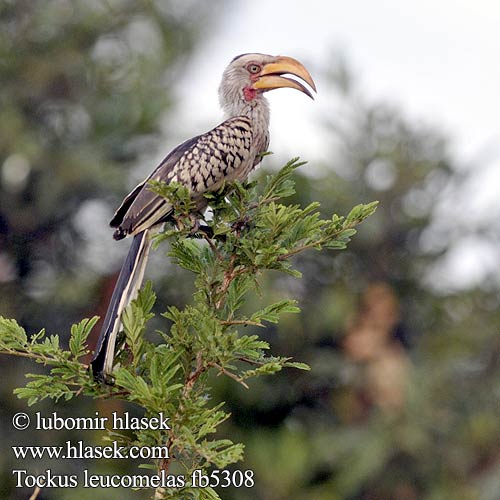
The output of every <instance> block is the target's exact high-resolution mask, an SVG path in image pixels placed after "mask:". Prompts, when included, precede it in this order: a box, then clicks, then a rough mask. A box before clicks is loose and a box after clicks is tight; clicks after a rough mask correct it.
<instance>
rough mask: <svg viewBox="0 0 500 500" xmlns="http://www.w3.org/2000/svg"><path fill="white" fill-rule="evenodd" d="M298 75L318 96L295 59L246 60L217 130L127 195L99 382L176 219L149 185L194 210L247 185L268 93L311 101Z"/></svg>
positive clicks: (230, 73)
mask: <svg viewBox="0 0 500 500" xmlns="http://www.w3.org/2000/svg"><path fill="white" fill-rule="evenodd" d="M284 74H291V75H295V76H297V77H298V78H300V79H302V80H303V81H304V82H306V83H307V84H309V86H310V87H311V88H312V89H313V90H314V91H316V87H315V85H314V81H313V79H312V78H311V75H310V74H309V72H308V71H307V70H306V68H305V67H304V66H303V65H302V64H301V63H300V62H299V61H297V60H296V59H293V58H291V57H285V56H270V55H265V54H242V55H239V56H237V57H235V58H234V59H233V60H232V61H231V63H230V64H229V66H228V67H227V68H226V69H225V71H224V74H223V76H222V82H221V84H220V87H219V100H220V104H221V107H222V109H223V111H224V113H225V118H226V119H225V121H223V122H222V123H221V124H220V125H218V126H217V127H215V128H213V129H212V130H210V131H208V132H206V133H205V134H202V135H198V136H196V137H193V138H192V139H188V140H187V141H185V142H183V143H182V144H181V145H179V146H177V147H176V148H174V149H173V150H172V151H171V152H170V154H168V155H167V157H166V158H165V159H164V160H163V161H162V162H161V163H160V164H159V165H158V167H157V168H156V170H154V172H153V173H152V174H151V175H150V176H149V177H148V178H147V179H145V180H144V181H143V182H141V183H140V184H139V185H138V186H137V187H136V188H134V189H133V190H132V191H131V193H130V194H129V195H128V196H126V198H125V199H124V200H123V202H122V204H121V205H120V207H119V208H118V210H117V211H116V213H115V214H114V216H113V218H112V220H111V222H110V225H111V227H114V228H116V230H115V232H114V235H113V237H114V238H115V239H116V240H121V239H123V238H125V237H127V236H132V237H133V240H132V245H131V247H130V250H129V252H128V255H127V257H126V259H125V262H124V263H123V266H122V268H121V271H120V274H119V276H118V279H117V282H116V285H115V288H114V291H113V295H112V297H111V301H110V304H109V306H108V309H107V312H106V316H105V318H104V322H103V325H102V329H101V332H100V335H99V339H98V341H97V345H96V349H95V351H94V355H93V358H92V361H91V365H92V370H93V373H94V376H96V378H98V379H102V380H104V381H107V380H109V378H110V375H111V372H112V369H113V357H114V351H115V343H116V336H117V334H118V331H119V329H120V326H121V315H122V312H123V310H124V309H125V307H126V306H127V305H128V304H129V303H130V302H131V301H132V300H133V299H134V298H135V297H136V295H137V291H138V289H139V288H140V286H141V283H142V280H143V276H144V270H145V266H146V261H147V257H148V254H149V250H150V247H151V243H152V236H153V235H154V234H156V233H157V232H158V231H159V230H161V228H162V226H163V224H164V223H165V222H167V221H169V219H171V218H172V207H171V206H170V205H169V203H168V201H167V200H165V199H164V198H163V197H161V196H159V195H158V194H156V193H154V192H153V191H151V190H150V189H149V182H150V181H152V180H157V181H164V182H167V183H169V182H177V183H180V184H182V185H184V186H185V187H187V188H188V190H189V192H190V194H191V197H192V199H193V201H194V202H195V204H196V207H197V211H198V212H201V211H203V210H204V209H205V208H206V205H207V204H206V199H205V198H204V196H203V194H204V193H206V192H209V191H215V190H217V189H218V188H219V187H221V186H222V184H223V183H224V182H227V181H231V180H238V181H244V180H245V179H246V178H247V176H248V174H249V173H250V172H251V171H252V170H253V169H254V168H255V167H256V166H257V165H258V164H259V163H260V161H261V159H262V155H261V154H262V153H264V152H265V151H266V150H267V147H268V145H269V130H268V128H269V104H268V102H267V100H266V99H265V97H264V93H265V92H267V91H269V90H273V89H278V88H283V87H289V88H292V89H296V90H299V91H301V92H303V93H305V94H306V95H308V96H309V97H311V98H312V94H311V92H310V91H309V90H308V89H307V88H306V87H305V86H304V85H303V84H302V83H300V82H298V81H296V80H293V79H291V78H287V77H285V76H282V75H284Z"/></svg>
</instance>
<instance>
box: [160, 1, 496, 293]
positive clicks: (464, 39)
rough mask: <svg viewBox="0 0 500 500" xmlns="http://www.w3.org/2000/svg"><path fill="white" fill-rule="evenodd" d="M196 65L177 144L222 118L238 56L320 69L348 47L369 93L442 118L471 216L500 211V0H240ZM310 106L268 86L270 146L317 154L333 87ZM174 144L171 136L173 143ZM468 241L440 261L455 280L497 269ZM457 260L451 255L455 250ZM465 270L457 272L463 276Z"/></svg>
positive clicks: (411, 112) (427, 118)
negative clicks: (467, 177) (223, 88)
mask: <svg viewBox="0 0 500 500" xmlns="http://www.w3.org/2000/svg"><path fill="white" fill-rule="evenodd" d="M226 5H229V8H227V9H225V10H224V11H223V12H219V13H218V14H219V16H220V20H219V21H218V22H217V23H216V25H215V27H214V29H213V30H209V32H208V35H209V36H208V39H207V40H206V43H205V44H204V45H203V46H202V48H201V49H200V50H199V51H198V53H197V55H196V56H195V57H193V59H192V62H191V63H190V69H189V71H188V72H187V73H186V75H185V79H184V81H183V83H182V87H181V91H180V92H181V93H180V97H181V99H180V104H179V120H178V121H177V120H176V123H175V127H176V128H175V130H171V126H170V127H168V129H169V130H167V132H170V133H171V134H172V135H178V137H176V138H175V139H174V140H173V143H175V141H176V140H177V139H183V138H184V137H187V135H188V134H192V133H193V131H197V130H199V131H200V132H201V131H203V130H205V129H207V128H209V127H211V126H213V125H215V124H216V123H217V122H218V120H219V119H220V117H221V113H220V110H219V108H218V101H217V87H218V85H219V80H220V76H221V74H222V71H223V69H224V68H225V66H226V65H227V63H228V62H229V61H230V60H231V59H232V58H233V57H234V56H235V55H237V54H240V53H243V52H264V53H268V54H283V55H290V56H293V57H296V58H297V59H299V60H301V61H302V62H303V63H304V64H305V65H306V66H307V67H308V68H310V69H311V72H312V73H313V76H314V71H313V70H314V68H324V66H325V62H326V61H328V56H329V55H331V54H332V52H333V51H337V52H338V51H341V52H343V53H344V54H345V56H346V58H347V61H348V62H349V64H351V66H352V68H353V69H354V71H355V73H356V75H357V77H358V80H359V83H360V87H361V89H362V93H363V94H364V96H365V97H366V98H368V99H370V100H372V99H373V100H384V101H388V102H391V103H395V104H397V105H398V106H399V107H400V109H402V110H403V112H404V113H405V114H407V115H408V116H410V117H412V118H414V119H416V120H422V121H424V122H425V123H427V124H430V125H435V126H436V127H437V128H438V129H440V130H442V131H444V133H445V134H447V135H448V136H449V137H450V139H451V144H452V152H453V154H454V156H455V158H456V160H457V163H458V164H459V165H460V166H463V167H464V168H467V167H470V166H471V165H472V166H473V168H478V167H479V170H478V174H477V179H476V186H475V187H474V189H472V190H469V191H472V192H470V193H468V195H469V196H465V195H464V198H465V199H464V200H463V205H462V207H463V209H464V211H466V212H467V213H468V214H471V215H472V216H473V217H475V218H476V219H481V218H482V217H500V196H498V191H499V185H500V125H499V116H500V99H499V97H498V94H499V93H500V2H497V1H495V0H467V1H466V0H434V1H431V0H420V1H419V2H410V1H401V0H399V1H398V0H380V1H378V2H373V1H370V0H350V1H348V2H347V1H338V0H333V1H326V0H308V1H307V2H304V1H303V0H289V1H274V2H272V1H270V0H267V1H264V0H252V1H251V2H250V1H235V2H227V3H226ZM316 83H317V86H318V95H317V98H316V100H315V101H314V102H311V101H310V100H309V99H307V98H306V97H305V96H303V95H302V94H300V93H299V92H295V91H293V90H285V91H279V92H272V93H270V94H269V100H270V102H271V108H272V123H271V150H273V151H274V152H275V153H277V154H279V156H280V158H289V157H290V156H297V155H300V156H301V157H303V158H305V159H308V160H310V161H311V162H313V161H314V159H315V156H316V154H318V153H317V152H318V150H319V149H320V148H319V147H318V146H319V144H320V140H321V139H320V138H318V136H317V135H316V132H317V127H318V122H319V120H318V119H317V118H316V117H318V116H320V114H321V113H320V111H321V109H322V108H325V107H328V106H329V107H331V100H332V95H331V94H328V93H326V92H324V93H323V94H322V92H321V87H322V82H321V79H320V78H317V79H316ZM172 145H174V144H172ZM474 248H475V247H474V244H471V242H468V244H467V246H466V247H464V249H463V250H462V251H461V252H460V258H459V259H458V260H459V261H460V262H462V263H463V264H464V265H463V266H458V267H459V269H455V267H456V264H454V265H453V266H452V268H453V269H452V271H447V270H446V268H444V269H443V272H444V274H445V277H444V278H443V279H446V276H447V275H450V274H452V275H453V277H451V276H448V277H449V279H450V280H451V281H453V280H458V281H462V282H464V283H466V284H467V283H468V284H473V283H474V281H476V282H477V281H480V280H481V279H482V278H483V277H484V275H485V274H487V273H489V272H492V271H493V269H491V268H492V266H496V265H497V264H496V262H498V260H499V259H498V258H497V257H498V255H496V253H497V250H496V249H493V248H490V250H489V253H490V254H491V253H492V252H495V257H496V258H495V259H491V258H490V259H485V258H481V261H482V266H478V265H476V264H475V262H476V261H478V256H479V255H484V254H485V250H484V248H483V247H481V252H479V253H478V252H476V250H475V249H474ZM455 260H457V259H456V257H455ZM461 273H462V275H461Z"/></svg>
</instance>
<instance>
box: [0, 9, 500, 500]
mask: <svg viewBox="0 0 500 500" xmlns="http://www.w3.org/2000/svg"><path fill="white" fill-rule="evenodd" d="M0 9H1V10H0V79H1V85H0V313H2V314H3V315H4V316H7V317H15V318H17V319H18V320H19V321H20V322H21V323H22V324H23V326H25V327H26V328H27V329H29V330H30V331H36V330H37V329H39V328H40V327H41V326H47V327H48V330H49V331H58V330H63V329H67V327H68V325H69V324H71V323H72V322H75V321H76V320H78V319H80V318H81V317H82V316H89V315H90V314H91V313H92V312H94V311H95V307H96V304H97V302H98V296H99V291H98V290H99V288H100V286H101V279H102V276H101V275H102V274H105V273H106V269H105V268H104V269H101V270H100V271H99V272H98V271H96V270H93V271H92V272H89V268H88V266H86V265H85V264H86V262H87V261H86V260H85V250H86V246H85V245H83V241H82V239H81V234H80V229H81V224H80V225H78V224H76V223H75V221H76V214H77V213H79V211H81V207H82V205H83V204H84V203H85V202H88V200H89V199H93V200H98V202H99V203H100V205H98V206H99V207H105V210H104V213H103V212H100V215H101V216H102V217H103V218H107V217H108V214H107V212H106V210H108V209H109V212H110V213H111V210H112V209H113V208H114V207H115V206H116V204H117V202H118V201H119V196H117V195H116V193H119V194H120V195H123V193H124V192H125V191H126V189H127V187H129V186H128V183H127V173H126V172H128V169H129V168H130V167H132V166H133V165H134V164H135V163H136V162H137V160H138V159H139V158H140V157H141V156H142V155H144V154H147V153H148V152H149V151H151V150H152V149H154V148H155V147H156V144H157V140H158V137H159V136H158V132H159V126H158V121H159V119H160V117H161V116H162V115H163V114H164V113H165V112H168V111H169V110H171V108H172V105H173V94H172V92H171V90H172V84H173V83H174V80H175V76H176V75H177V74H178V72H179V70H180V69H181V68H182V65H183V64H184V63H185V57H186V56H187V55H188V54H189V51H190V50H191V49H192V48H193V47H194V46H195V43H196V42H197V40H198V39H199V37H200V31H199V30H200V27H201V26H202V24H203V23H204V22H205V21H206V20H207V19H210V17H209V16H208V13H209V12H211V11H212V10H215V8H214V6H213V2H196V1H189V2H185V3H183V2H177V1H170V2H160V1H158V2H152V1H149V2H127V1H118V0H114V1H111V0H110V1H108V2H94V1H83V0H82V1H73V2H69V1H68V2H65V1H62V0H60V1H48V0H46V1H43V0H42V1H39V2H29V1H22V0H21V1H16V2H13V1H12V2H3V3H2V5H1V7H0ZM194 13H195V14H194ZM331 68H332V69H331V73H330V74H329V75H326V77H327V81H328V82H329V83H330V86H329V87H328V88H326V86H325V87H324V88H322V89H321V92H322V93H324V92H330V93H331V95H332V107H331V109H324V110H322V118H323V119H324V132H323V135H324V137H325V150H324V151H323V152H322V156H323V157H325V158H329V161H328V162H327V164H325V165H317V164H314V165H310V168H311V175H302V176H300V175H299V176H298V179H296V180H297V192H298V193H299V194H298V195H297V196H296V199H294V200H292V202H294V203H295V202H297V203H299V202H300V203H301V205H303V206H305V205H307V204H308V203H310V202H312V201H319V202H321V206H322V209H323V210H324V212H325V214H327V213H331V212H338V213H345V212H347V211H348V209H349V208H350V207H351V206H353V205H355V204H357V203H362V202H367V201H370V200H373V199H378V200H380V205H379V208H378V210H377V213H376V214H375V215H374V216H372V217H371V218H370V220H369V221H368V223H367V224H365V225H364V226H363V227H362V228H361V230H360V232H359V234H358V235H357V237H356V239H355V240H354V241H353V243H352V244H351V245H350V246H349V249H348V250H346V251H344V252H342V253H341V254H340V255H335V256H334V255H327V254H326V253H325V254H318V253H317V252H310V253H309V254H305V255H301V256H299V257H298V258H297V261H296V265H297V266H296V267H298V268H299V269H300V270H301V271H302V273H303V278H302V280H299V281H297V280H295V281H293V280H292V279H288V278H286V277H283V276H273V277H272V278H269V280H268V281H267V282H266V283H265V284H264V286H263V289H262V293H263V294H265V295H266V296H271V297H272V296H273V295H276V296H278V295H279V296H282V295H283V291H286V293H287V294H288V296H289V297H290V299H296V300H298V301H299V305H300V306H301V309H302V313H301V315H297V316H295V315H294V316H293V317H287V318H284V321H283V322H282V323H281V324H280V326H279V327H276V328H271V329H269V333H268V334H267V335H268V338H267V339H266V340H268V341H269V342H270V343H271V345H272V351H273V352H274V353H275V354H276V355H284V356H294V357H296V358H298V359H300V360H303V361H305V362H307V363H308V364H309V365H310V366H311V368H312V371H311V372H308V373H304V372H299V371H296V370H289V371H283V372H281V373H280V374H279V375H277V376H275V377H273V378H272V380H271V379H270V380H269V381H267V380H265V379H259V380H257V381H255V382H253V383H252V385H251V390H250V391H247V390H245V389H243V388H240V387H239V386H238V385H237V384H236V383H234V382H232V381H224V380H221V378H216V379H214V381H213V383H214V384H216V393H215V395H214V399H216V400H218V399H223V400H226V401H228V405H227V407H226V408H225V410H226V411H228V412H231V414H232V416H231V419H230V421H228V422H227V423H226V424H225V428H224V435H225V436H230V437H231V439H233V440H238V441H242V442H245V443H246V452H245V457H246V458H245V462H244V464H239V468H240V469H247V468H252V469H253V470H255V477H256V486H255V487H254V488H253V489H251V490H245V489H244V488H241V489H235V490H225V491H223V492H220V493H221V496H222V498H224V499H225V500H226V499H227V500H229V499H234V500H246V499H254V498H259V499H263V500H280V499H285V498H286V499H291V500H293V499H301V500H302V499H308V500H336V499H342V500H344V499H345V500H375V499H378V500H379V499H384V500H388V499H394V500H414V499H426V500H438V499H439V500H441V499H454V500H455V499H466V500H472V499H474V500H475V499H480V500H498V498H499V492H500V479H499V478H500V442H499V441H500V438H499V436H500V420H499V419H498V411H499V393H498V384H499V380H500V377H499V375H500V373H499V371H500V365H499V363H500V337H499V336H498V329H499V326H500V318H499V313H498V306H499V303H500V301H499V296H500V295H499V289H498V285H495V283H490V284H489V286H488V287H483V288H478V289H470V290H466V291H462V292H453V293H451V292H449V291H446V290H442V289H440V288H439V283H436V281H435V279H434V278H435V276H434V274H433V271H434V270H435V269H436V268H438V267H439V265H440V262H441V260H440V259H441V257H442V255H443V254H445V253H446V251H447V250H448V249H449V248H448V245H449V242H448V240H447V239H446V238H444V237H443V235H442V234H440V233H439V232H438V231H436V228H435V226H434V225H433V222H434V221H435V218H436V212H437V209H438V207H439V204H440V203H441V202H442V201H443V198H446V197H449V196H450V193H451V195H453V190H450V189H449V188H450V186H453V185H454V184H455V183H457V182H462V180H463V179H462V176H461V175H460V174H459V173H458V172H457V169H456V168H455V166H454V165H453V160H452V157H451V155H450V154H449V151H448V144H447V140H446V137H444V136H443V134H441V133H440V132H438V131H436V130H434V129H432V128H430V127H427V126H425V125H423V124H421V123H417V122H414V121H413V120H410V119H408V118H406V117H405V116H404V114H403V113H402V112H401V111H400V110H398V109H396V108H394V107H392V106H391V105H387V104H378V103H377V104H373V103H370V102H366V100H365V98H364V96H363V94H362V93H361V92H360V91H359V90H358V88H357V86H356V82H355V81H354V79H353V78H352V77H351V75H350V74H349V72H348V71H347V70H346V66H345V65H343V64H340V63H339V62H338V60H337V59H336V58H333V59H332V61H331ZM214 95H215V94H214ZM214 98H215V97H214ZM199 132H200V131H199V130H196V131H195V130H194V131H193V134H195V133H199ZM299 146H300V145H299ZM296 153H297V154H299V153H300V154H301V153H302V151H299V150H298V151H297V152H296ZM271 158H272V157H271ZM270 162H272V160H269V158H268V159H266V164H268V165H269V164H270ZM279 163H280V162H277V164H279ZM451 201H452V202H453V200H451ZM454 217H455V218H457V219H459V220H462V221H464V222H463V224H464V226H467V214H464V213H463V211H462V210H461V207H460V206H456V210H455V213H454ZM85 221H87V219H85ZM86 223H87V224H93V223H95V221H93V220H92V219H90V222H88V221H87V222H86ZM451 224H452V221H450V225H451ZM110 244H111V243H110ZM75 256H76V257H75ZM103 259H104V257H103ZM152 265H153V266H154V262H153V263H152ZM170 270H171V269H169V270H168V271H169V272H170ZM155 289H156V291H157V293H158V296H159V298H160V299H159V302H161V305H162V306H164V305H174V306H175V305H182V304H183V303H185V301H186V300H187V297H189V295H190V293H191V292H192V290H191V289H190V287H189V286H187V285H184V284H183V279H182V275H181V274H179V273H178V272H177V271H173V272H172V273H171V274H170V275H169V276H168V277H167V278H166V280H165V281H164V282H163V283H158V284H157V283H155ZM253 305H254V304H249V305H248V307H249V310H251V308H252V307H253ZM163 309H165V307H163ZM370 332H371V333H370ZM374 338H376V339H377V340H378V343H375V344H374V347H376V349H365V351H367V352H364V351H363V347H366V346H369V347H370V346H371V345H372V344H371V343H370V342H372V341H373V339H374ZM359 339H361V340H362V341H361V342H360V341H359ZM365 340H366V342H365ZM23 372H24V370H23V365H22V364H20V363H17V364H16V370H12V364H11V363H10V362H9V363H7V362H6V361H5V360H2V375H3V379H4V380H6V384H5V386H4V387H3V390H7V391H9V387H13V386H17V385H22V373H23ZM7 373H8V374H9V378H7ZM386 382H389V384H388V385H389V387H388V386H387V384H385V383H386ZM393 382H394V383H393ZM60 406H62V405H60ZM17 408H20V409H23V407H22V406H19V403H18V402H17V401H14V400H13V398H12V395H11V394H10V392H8V393H7V394H5V393H4V394H2V406H1V410H0V411H1V413H0V415H1V417H2V418H1V422H2V429H1V431H2V441H3V442H4V443H8V442H9V441H8V440H7V434H11V428H10V419H11V416H12V413H13V412H14V411H15V409H17ZM58 409H60V410H61V411H62V412H64V411H66V412H68V415H74V414H75V413H78V412H80V413H82V412H83V414H87V412H89V409H88V408H86V409H85V410H82V409H81V408H78V407H75V406H71V405H69V406H66V407H61V408H59V407H58ZM41 411H43V409H42V410H41ZM46 434H47V435H46V436H44V437H43V439H42V438H40V439H41V440H42V441H41V442H37V443H36V444H55V442H56V439H57V440H59V439H63V440H64V438H68V436H65V435H57V438H56V437H55V436H54V435H51V434H49V433H46ZM14 438H15V440H16V443H15V444H22V442H23V441H22V440H21V436H20V435H17V434H16V435H14V437H12V436H9V439H14ZM22 439H28V438H27V437H23V438H22ZM26 444H33V443H32V442H27V443H26ZM0 460H1V461H0V465H1V470H2V476H1V477H0V479H1V483H2V487H1V488H3V491H2V490H0V492H1V493H0V496H2V498H11V499H14V498H24V496H21V497H19V496H16V495H17V494H18V493H19V492H15V491H14V490H13V489H12V488H11V483H10V482H9V481H11V478H10V469H11V468H12V462H10V461H9V460H10V457H8V456H2V458H1V459H0ZM119 465H120V466H122V467H123V466H124V464H119ZM66 466H67V467H69V468H71V467H78V466H79V464H66ZM99 467H100V472H102V473H105V472H109V471H110V470H113V469H112V467H117V465H116V464H113V465H110V464H99ZM122 472H123V471H122ZM90 494H92V492H90V493H89V495H90ZM9 495H10V496H9ZM44 495H45V496H44V498H68V496H67V495H66V494H65V492H62V491H57V490H53V491H50V492H45V493H44ZM127 495H129V496H128V497H129V498H137V497H138V495H139V494H138V493H134V492H128V491H120V496H121V497H122V498H127ZM100 498H116V492H113V491H106V492H102V494H101V495H100Z"/></svg>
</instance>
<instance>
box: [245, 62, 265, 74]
mask: <svg viewBox="0 0 500 500" xmlns="http://www.w3.org/2000/svg"><path fill="white" fill-rule="evenodd" d="M261 69H262V68H261V67H260V66H259V65H258V64H255V63H250V64H249V65H248V66H247V70H248V71H249V72H250V73H252V74H253V75H255V74H256V73H260V71H261Z"/></svg>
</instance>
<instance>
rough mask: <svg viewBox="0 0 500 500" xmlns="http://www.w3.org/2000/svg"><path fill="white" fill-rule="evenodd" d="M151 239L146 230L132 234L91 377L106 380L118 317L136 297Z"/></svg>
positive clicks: (110, 368)
mask: <svg viewBox="0 0 500 500" xmlns="http://www.w3.org/2000/svg"><path fill="white" fill-rule="evenodd" d="M151 242H152V238H151V235H150V234H149V230H148V229H146V230H145V231H143V232H142V233H139V234H137V235H136V236H134V239H133V240H132V245H131V246H130V250H129V251H128V254H127V258H126V259H125V262H124V263H123V265H122V268H121V270H120V274H119V276H118V280H117V281H116V284H115V289H114V290H113V295H112V296H111V301H110V303H109V306H108V310H107V312H106V317H105V318H104V323H103V325H102V329H101V333H100V335H99V339H98V341H97V345H96V348H95V351H94V356H93V358H92V361H91V362H90V364H91V366H92V371H93V373H94V376H95V377H96V378H99V379H103V380H104V381H106V380H108V378H109V376H110V374H111V372H112V370H113V358H114V353H115V344H116V336H117V334H118V332H119V330H120V326H121V316H122V313H123V310H124V309H125V308H126V307H127V306H128V305H129V304H130V302H131V301H132V300H134V299H135V298H136V296H137V292H138V290H139V288H140V287H141V284H142V280H143V278H144V270H145V268H146V263H147V260H148V255H149V250H150V248H151Z"/></svg>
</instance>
